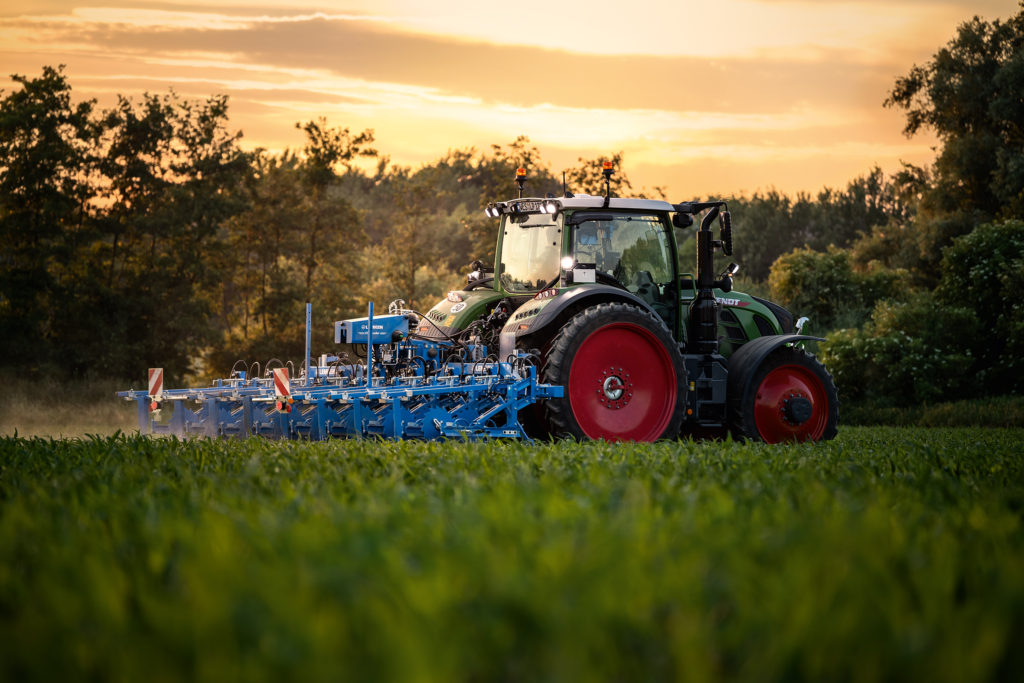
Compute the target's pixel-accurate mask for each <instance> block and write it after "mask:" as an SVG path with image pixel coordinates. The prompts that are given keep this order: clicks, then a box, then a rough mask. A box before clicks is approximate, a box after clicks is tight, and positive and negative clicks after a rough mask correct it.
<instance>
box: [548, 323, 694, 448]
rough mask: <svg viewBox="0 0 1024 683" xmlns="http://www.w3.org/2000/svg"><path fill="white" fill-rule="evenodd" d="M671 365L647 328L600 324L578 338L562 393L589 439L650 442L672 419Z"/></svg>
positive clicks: (673, 379) (673, 385)
mask: <svg viewBox="0 0 1024 683" xmlns="http://www.w3.org/2000/svg"><path fill="white" fill-rule="evenodd" d="M677 392H678V388H677V387H676V369H675V366H674V365H673V363H672V358H671V357H670V356H669V354H668V350H667V349H665V347H664V346H663V345H662V343H661V342H660V341H659V340H658V338H657V337H656V336H654V334H653V333H651V331H650V330H647V329H646V328H644V327H641V326H640V325H635V324H632V323H615V324H611V325H605V326H604V327H602V328H600V329H598V330H596V331H595V332H593V333H592V334H591V335H590V336H589V337H587V338H586V339H584V340H583V343H582V344H581V345H580V348H579V349H578V350H577V351H576V355H575V356H574V357H573V360H572V366H571V367H570V368H569V382H568V386H567V390H566V393H567V396H568V398H569V405H570V406H571V407H572V414H573V417H575V418H576V423H577V424H578V425H579V426H580V429H582V430H583V433H584V434H586V435H587V436H588V437H589V438H591V439H605V440H607V441H654V440H656V439H658V437H660V436H661V435H662V433H663V432H664V431H665V429H666V428H667V427H668V424H669V422H671V421H672V415H673V413H674V411H675V407H676V394H677Z"/></svg>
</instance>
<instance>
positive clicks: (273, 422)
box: [117, 305, 563, 441]
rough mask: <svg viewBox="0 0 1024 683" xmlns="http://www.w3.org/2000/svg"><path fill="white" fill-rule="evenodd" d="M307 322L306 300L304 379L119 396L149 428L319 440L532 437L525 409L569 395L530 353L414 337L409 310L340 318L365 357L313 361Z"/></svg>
mask: <svg viewBox="0 0 1024 683" xmlns="http://www.w3.org/2000/svg"><path fill="white" fill-rule="evenodd" d="M308 324H309V309H308V307H307V344H306V358H307V362H306V370H304V371H303V373H302V376H301V377H299V378H297V379H296V380H293V381H288V379H286V378H287V375H283V374H282V373H280V371H279V372H278V373H271V371H270V370H269V369H268V370H267V374H268V375H270V376H268V377H258V376H253V377H250V376H248V373H247V372H245V371H241V372H234V373H232V376H231V377H230V378H228V379H222V380H217V381H215V382H214V383H213V385H212V386H209V387H203V388H197V389H171V390H166V391H157V392H155V393H151V390H147V391H122V392H119V393H118V394H117V395H118V396H120V397H123V398H125V399H126V400H132V401H135V402H136V403H137V405H138V416H139V430H140V431H141V432H142V433H143V434H172V435H176V436H181V437H185V436H207V437H247V436H263V437H269V438H278V439H285V438H287V439H309V440H314V441H316V440H321V439H327V438H330V437H338V438H346V437H356V438H365V437H378V438H386V439H442V438H470V439H472V438H481V437H491V438H527V436H526V433H525V432H524V431H523V427H522V425H521V424H520V422H519V419H518V413H519V411H520V410H522V409H523V408H525V407H526V406H528V405H530V404H532V403H534V402H536V401H538V400H540V399H543V398H555V397H560V396H562V392H563V388H562V387H560V386H552V385H545V384H541V383H539V382H538V380H537V369H536V367H534V366H533V365H532V364H531V362H530V358H529V357H528V356H527V355H526V354H522V353H517V354H516V355H515V356H513V357H510V358H507V359H505V361H503V362H499V361H498V360H496V359H494V358H490V357H488V356H487V355H486V354H487V351H486V349H485V348H484V347H482V346H479V345H477V346H472V345H470V346H464V347H461V348H456V347H455V345H452V344H445V343H443V342H436V341H423V340H418V339H410V338H409V320H408V318H407V316H406V315H388V316H378V317H377V318H374V316H373V307H372V305H371V306H370V315H369V316H368V317H367V318H360V319H357V320H346V321H340V322H338V323H335V341H336V342H339V343H349V344H365V345H366V348H367V353H366V363H365V364H364V363H355V364H353V363H346V362H344V360H343V359H339V358H338V357H334V356H322V357H321V362H320V363H318V364H317V365H313V364H312V363H311V362H310V357H309V334H308V329H309V328H308ZM371 330H372V332H371ZM255 374H256V375H258V374H259V373H258V371H257V372H256V373H255ZM282 379H283V382H282ZM168 404H169V405H170V407H171V409H170V416H169V419H165V415H164V410H163V408H164V407H166V406H167V405H168Z"/></svg>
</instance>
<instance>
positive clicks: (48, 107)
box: [0, 66, 99, 368]
mask: <svg viewBox="0 0 1024 683" xmlns="http://www.w3.org/2000/svg"><path fill="white" fill-rule="evenodd" d="M11 78H12V80H13V81H14V82H15V83H18V84H19V85H20V86H21V88H20V89H18V90H15V91H14V92H11V93H9V94H8V93H6V91H3V90H0V96H3V99H2V100H0V241H2V243H3V247H2V251H0V328H3V330H4V333H3V334H2V335H0V356H2V357H3V358H4V360H5V362H8V363H11V364H15V365H18V366H19V367H22V368H25V367H27V368H37V367H39V365H40V363H41V362H43V360H44V359H46V358H47V357H49V356H56V355H59V347H60V344H61V338H60V327H61V325H62V324H63V322H65V321H67V320H69V319H77V318H78V316H77V315H76V314H77V311H75V310H74V309H75V307H74V305H73V303H74V300H75V299H74V295H75V290H76V279H77V278H78V275H79V274H78V272H77V268H76V266H77V263H76V261H77V259H78V257H79V254H78V252H79V250H80V249H81V248H82V246H83V244H88V243H89V241H90V240H91V237H92V230H93V228H94V226H93V225H92V209H91V202H92V200H93V198H94V197H95V192H94V190H93V188H92V186H91V184H90V182H89V180H90V176H91V174H92V173H93V171H94V164H95V158H94V150H95V144H96V140H97V137H98V134H99V129H98V126H97V124H96V122H95V121H94V120H93V118H92V112H93V107H94V105H95V103H94V102H93V101H91V100H90V101H85V102H80V103H78V104H72V102H71V86H70V85H69V84H68V82H67V78H66V77H65V75H64V67H63V66H61V67H58V68H56V69H54V68H52V67H45V68H44V69H43V73H42V75H41V76H39V77H38V78H28V77H26V76H19V75H15V76H12V77H11Z"/></svg>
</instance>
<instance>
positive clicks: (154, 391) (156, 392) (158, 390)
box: [149, 368, 164, 400]
mask: <svg viewBox="0 0 1024 683" xmlns="http://www.w3.org/2000/svg"><path fill="white" fill-rule="evenodd" d="M163 395H164V369H163V368H150V369H149V397H150V398H153V399H156V400H160V399H161V398H163Z"/></svg>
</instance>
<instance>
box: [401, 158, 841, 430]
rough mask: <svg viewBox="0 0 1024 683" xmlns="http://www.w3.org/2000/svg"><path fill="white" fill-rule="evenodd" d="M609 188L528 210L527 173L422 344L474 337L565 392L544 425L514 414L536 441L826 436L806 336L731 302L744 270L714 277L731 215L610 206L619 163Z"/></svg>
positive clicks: (820, 373)
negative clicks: (681, 233)
mask: <svg viewBox="0 0 1024 683" xmlns="http://www.w3.org/2000/svg"><path fill="white" fill-rule="evenodd" d="M604 175H605V178H606V179H607V180H608V182H607V183H606V193H605V195H604V196H593V195H587V194H575V195H573V194H570V193H568V192H565V193H563V196H561V197H551V196H549V197H523V196H522V185H523V184H524V181H525V171H522V169H520V172H517V176H516V183H517V184H518V185H519V186H520V196H519V197H518V198H516V199H509V200H506V201H501V202H491V203H490V204H488V205H487V207H486V209H485V211H486V214H487V216H488V217H490V218H494V219H498V239H497V245H496V249H495V260H494V265H493V268H491V269H488V268H485V267H484V266H483V264H481V263H479V262H475V263H474V264H473V272H471V273H470V275H469V277H468V278H467V284H466V286H465V288H464V289H462V290H458V291H452V292H449V293H448V296H447V297H446V298H445V299H444V300H443V301H440V302H438V303H437V304H436V305H435V306H434V307H433V308H432V309H431V310H430V311H428V312H427V313H426V315H425V316H423V318H422V319H420V320H418V324H417V327H416V330H415V332H414V333H413V334H414V335H415V336H418V337H420V338H424V339H429V340H438V341H443V340H465V341H466V342H468V343H472V344H474V345H479V346H482V347H486V349H487V354H488V355H489V356H493V357H494V358H496V359H497V360H499V361H502V362H505V361H506V360H510V359H515V358H522V357H523V354H526V357H527V358H530V359H532V361H531V362H533V363H534V364H535V366H536V367H537V368H539V370H540V377H541V379H542V380H543V381H544V382H545V383H547V384H550V385H552V386H561V387H564V388H565V394H564V396H562V397H558V398H551V399H548V400H546V401H544V403H543V406H542V407H543V411H542V412H541V414H540V415H535V414H528V415H525V416H521V420H522V421H523V423H524V424H531V423H533V424H534V425H535V427H536V429H533V428H531V429H528V431H533V432H534V433H535V434H538V435H541V434H554V435H562V436H572V437H574V438H591V439H597V438H603V439H606V440H610V441H650V440H655V439H659V438H674V437H675V436H676V435H678V434H680V433H682V432H686V431H690V432H691V433H692V432H695V431H697V430H710V431H711V432H716V430H717V433H722V432H723V430H726V429H732V430H733V432H734V433H736V434H737V435H741V436H742V435H749V436H754V437H755V438H762V439H765V440H787V439H791V438H792V439H797V440H805V439H820V438H831V436H832V435H834V433H835V420H836V415H837V413H836V408H835V407H836V402H835V398H834V391H835V389H834V386H833V384H832V382H831V378H830V377H828V376H827V373H826V372H825V371H824V370H823V369H822V367H821V365H820V363H818V362H817V360H815V359H813V357H811V356H807V355H806V354H804V352H803V351H802V350H800V349H799V348H797V347H796V346H794V345H795V344H797V343H799V342H801V341H804V340H807V339H809V338H808V337H806V336H802V335H800V334H794V329H793V323H792V319H793V316H792V315H791V314H790V313H789V312H788V311H785V310H784V309H783V308H782V307H781V306H778V305H776V304H774V303H772V302H769V301H765V300H762V299H758V298H757V297H753V296H751V295H748V294H745V293H742V292H734V291H732V285H733V275H734V274H735V273H736V270H737V269H738V266H737V265H736V264H732V263H730V264H729V265H728V266H727V267H726V268H725V270H724V271H723V272H721V273H719V274H716V268H715V263H714V255H715V253H716V252H720V253H722V254H723V255H725V256H729V255H731V253H732V227H731V219H730V217H729V212H728V210H727V208H726V203H725V202H723V201H707V202H681V203H678V204H671V203H669V202H667V201H662V200H653V199H640V198H622V197H612V196H611V193H610V190H609V187H610V178H611V175H612V169H611V168H610V165H606V167H605V171H604ZM696 216H701V219H700V225H699V227H698V228H697V272H696V273H695V274H692V275H691V274H684V273H681V272H680V268H679V260H678V254H677V246H676V240H675V232H674V229H675V228H685V227H688V226H690V225H692V224H693V223H694V217H696ZM716 220H717V222H718V226H719V227H718V229H717V230H716V229H715V228H714V223H715V222H716ZM776 366H779V367H782V368H784V369H783V370H779V371H778V372H776V369H777V368H776ZM762 371H764V372H767V373H768V374H767V375H766V376H765V377H760V376H759V373H761V372H762ZM766 387H767V388H766ZM769 389H770V391H769ZM764 396H767V397H769V398H768V399H766V401H767V403H766V405H765V406H764V408H763V410H762V411H761V412H757V410H755V409H754V408H753V403H754V402H755V401H756V400H759V397H764ZM727 397H732V398H730V399H729V400H728V401H727ZM730 401H731V403H730ZM808 406H813V407H814V408H813V410H811V409H809V408H808ZM531 410H534V409H531ZM537 410H539V408H538V409H537ZM752 416H753V417H752ZM754 417H756V424H755V423H754V422H750V420H751V419H754ZM681 430H682V432H681Z"/></svg>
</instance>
